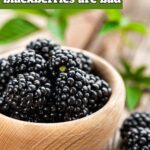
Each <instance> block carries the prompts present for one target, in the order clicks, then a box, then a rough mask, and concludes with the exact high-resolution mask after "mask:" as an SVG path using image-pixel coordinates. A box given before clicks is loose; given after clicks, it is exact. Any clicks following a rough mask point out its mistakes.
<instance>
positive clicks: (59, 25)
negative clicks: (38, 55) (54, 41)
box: [48, 18, 67, 40]
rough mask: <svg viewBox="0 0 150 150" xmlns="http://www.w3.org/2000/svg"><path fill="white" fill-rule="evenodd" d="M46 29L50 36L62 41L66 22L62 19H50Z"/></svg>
mask: <svg viewBox="0 0 150 150" xmlns="http://www.w3.org/2000/svg"><path fill="white" fill-rule="evenodd" d="M48 28H49V30H50V32H51V33H52V34H54V35H55V36H56V37H58V38H59V39H61V40H64V36H65V31H66V28H67V21H66V20H65V19H63V18H59V19H51V20H50V21H49V22H48Z"/></svg>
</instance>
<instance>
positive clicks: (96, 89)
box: [87, 74, 111, 113]
mask: <svg viewBox="0 0 150 150" xmlns="http://www.w3.org/2000/svg"><path fill="white" fill-rule="evenodd" d="M87 79H88V82H89V85H90V87H91V88H90V92H89V94H90V97H89V102H88V108H89V110H90V112H91V113H93V112H95V111H97V110H98V109H100V108H102V107H103V106H104V105H105V104H106V103H107V101H108V100H109V97H110V95H111V88H110V87H109V84H108V83H107V82H106V81H104V80H103V79H100V77H99V76H95V75H93V74H88V75H87Z"/></svg>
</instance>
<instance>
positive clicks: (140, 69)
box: [135, 66, 146, 76]
mask: <svg viewBox="0 0 150 150" xmlns="http://www.w3.org/2000/svg"><path fill="white" fill-rule="evenodd" d="M145 70H146V66H140V67H139V68H137V69H136V71H135V75H136V76H142V75H143V74H144V72H145Z"/></svg>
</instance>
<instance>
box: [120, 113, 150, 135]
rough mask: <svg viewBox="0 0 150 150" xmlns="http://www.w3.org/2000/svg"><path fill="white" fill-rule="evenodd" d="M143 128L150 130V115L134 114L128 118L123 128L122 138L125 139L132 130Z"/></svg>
mask: <svg viewBox="0 0 150 150" xmlns="http://www.w3.org/2000/svg"><path fill="white" fill-rule="evenodd" d="M136 127H143V128H150V113H145V112H143V113H139V112H136V113H133V114H131V116H130V117H129V118H127V119H126V120H125V121H124V123H123V126H122V128H121V136H122V137H125V136H126V134H127V132H128V131H129V130H130V129H131V128H136Z"/></svg>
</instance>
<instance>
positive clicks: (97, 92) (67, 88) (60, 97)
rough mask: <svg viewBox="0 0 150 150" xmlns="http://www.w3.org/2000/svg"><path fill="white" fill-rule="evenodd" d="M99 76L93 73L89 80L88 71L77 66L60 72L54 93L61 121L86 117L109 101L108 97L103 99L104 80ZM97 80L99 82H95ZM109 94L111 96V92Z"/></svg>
mask: <svg viewBox="0 0 150 150" xmlns="http://www.w3.org/2000/svg"><path fill="white" fill-rule="evenodd" d="M91 78H92V79H91ZM95 78H96V79H95ZM97 78H98V77H95V76H94V75H93V76H92V77H90V80H89V77H88V76H87V74H86V72H84V71H82V70H80V69H77V68H71V69H70V70H69V71H68V72H66V73H60V74H59V76H58V78H57V80H56V83H55V91H54V93H53V97H54V99H55V101H56V106H57V108H58V117H59V121H70V120H75V119H79V118H82V117H85V116H87V115H90V114H91V113H93V112H95V111H97V110H98V109H100V108H101V107H102V106H103V105H104V104H105V103H106V102H107V100H108V99H107V100H106V101H103V98H104V97H103V96H104V95H103V81H102V80H100V79H99V78H98V79H97ZM95 80H97V83H96V82H94V81H95ZM98 80H100V81H98ZM107 92H108V91H107ZM107 94H108V95H109V96H110V93H107ZM109 96H108V97H109Z"/></svg>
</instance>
